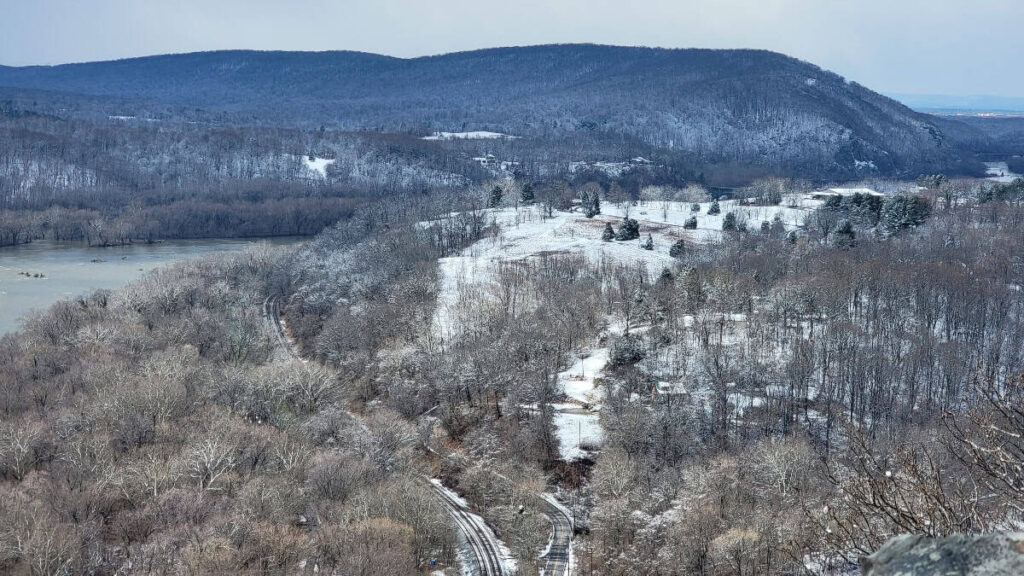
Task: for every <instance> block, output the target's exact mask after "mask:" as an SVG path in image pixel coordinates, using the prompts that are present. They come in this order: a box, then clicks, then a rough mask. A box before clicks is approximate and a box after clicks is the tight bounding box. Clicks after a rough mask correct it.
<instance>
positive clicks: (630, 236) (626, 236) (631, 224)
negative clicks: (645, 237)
mask: <svg viewBox="0 0 1024 576" xmlns="http://www.w3.org/2000/svg"><path fill="white" fill-rule="evenodd" d="M638 238H640V223H639V222H637V221H636V220H634V219H632V218H629V217H628V216H627V217H625V218H623V219H622V224H621V225H620V226H619V231H618V232H617V233H616V234H615V239H616V240H619V241H626V240H636V239H638Z"/></svg>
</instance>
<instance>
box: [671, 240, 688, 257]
mask: <svg viewBox="0 0 1024 576" xmlns="http://www.w3.org/2000/svg"><path fill="white" fill-rule="evenodd" d="M685 251H686V242H685V241H684V240H683V239H682V238H680V239H679V240H676V241H675V242H673V243H672V247H670V248H669V249H668V255H669V256H671V257H673V258H681V257H682V256H683V253H684V252H685Z"/></svg>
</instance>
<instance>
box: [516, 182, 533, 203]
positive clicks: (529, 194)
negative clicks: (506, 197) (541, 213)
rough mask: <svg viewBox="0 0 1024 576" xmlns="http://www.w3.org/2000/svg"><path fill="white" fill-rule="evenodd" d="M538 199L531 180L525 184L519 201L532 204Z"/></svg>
mask: <svg viewBox="0 0 1024 576" xmlns="http://www.w3.org/2000/svg"><path fill="white" fill-rule="evenodd" d="M536 200H537V199H536V197H535V196H534V193H533V186H532V185H531V184H530V183H529V182H527V183H526V184H523V191H522V193H520V195H519V201H520V202H522V203H523V204H526V205H530V204H533V203H534V202H536Z"/></svg>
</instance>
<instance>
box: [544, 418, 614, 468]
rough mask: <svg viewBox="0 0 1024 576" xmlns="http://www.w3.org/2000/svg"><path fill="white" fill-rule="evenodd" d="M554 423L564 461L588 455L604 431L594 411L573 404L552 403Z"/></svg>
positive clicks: (595, 447)
mask: <svg viewBox="0 0 1024 576" xmlns="http://www.w3.org/2000/svg"><path fill="white" fill-rule="evenodd" d="M552 407H553V408H554V409H555V416H554V423H555V428H556V429H557V430H558V441H559V452H560V453H561V455H562V459H563V460H565V461H566V462H569V461H572V460H578V459H580V458H584V457H586V456H588V455H589V454H590V453H591V452H592V451H594V450H596V449H597V448H599V447H600V446H601V442H602V440H604V431H603V430H601V424H600V423H599V422H598V415H597V413H596V412H590V411H587V410H584V409H582V408H580V407H579V406H576V405H574V404H553V405H552Z"/></svg>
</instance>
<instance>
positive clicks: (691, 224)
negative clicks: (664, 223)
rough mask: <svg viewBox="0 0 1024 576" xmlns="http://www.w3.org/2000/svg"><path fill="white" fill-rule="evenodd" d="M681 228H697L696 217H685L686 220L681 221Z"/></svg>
mask: <svg viewBox="0 0 1024 576" xmlns="http://www.w3.org/2000/svg"><path fill="white" fill-rule="evenodd" d="M683 228H684V229H686V230H696V229H697V217H696V216H690V217H689V218H687V219H686V222H683Z"/></svg>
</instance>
